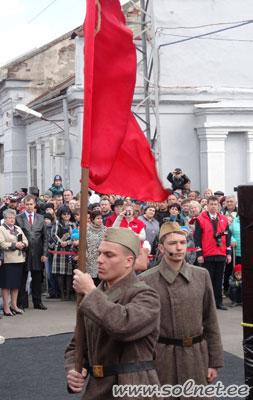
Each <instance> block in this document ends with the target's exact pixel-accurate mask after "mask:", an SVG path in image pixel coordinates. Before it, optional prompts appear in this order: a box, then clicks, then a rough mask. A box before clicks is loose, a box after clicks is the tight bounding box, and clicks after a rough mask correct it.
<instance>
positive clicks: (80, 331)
mask: <svg viewBox="0 0 253 400" xmlns="http://www.w3.org/2000/svg"><path fill="white" fill-rule="evenodd" d="M88 189H89V168H82V178H81V202H80V204H81V210H80V231H79V236H80V240H79V260H78V269H79V270H80V271H82V272H85V271H86V236H87V214H88ZM82 299H83V296H82V295H77V310H76V327H75V340H76V360H75V370H76V371H77V372H80V373H81V372H82V368H83V341H84V326H83V317H82V315H81V313H80V311H79V304H80V302H81V301H82Z"/></svg>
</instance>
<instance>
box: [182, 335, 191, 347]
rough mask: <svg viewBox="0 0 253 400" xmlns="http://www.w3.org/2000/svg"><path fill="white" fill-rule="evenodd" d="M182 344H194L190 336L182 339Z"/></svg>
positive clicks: (188, 345)
mask: <svg viewBox="0 0 253 400" xmlns="http://www.w3.org/2000/svg"><path fill="white" fill-rule="evenodd" d="M182 346H183V347H191V346H192V338H191V337H189V338H185V339H182Z"/></svg>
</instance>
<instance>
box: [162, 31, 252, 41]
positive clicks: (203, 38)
mask: <svg viewBox="0 0 253 400" xmlns="http://www.w3.org/2000/svg"><path fill="white" fill-rule="evenodd" d="M160 35H163V36H172V37H182V38H191V37H192V36H187V35H176V34H173V33H164V32H160ZM199 39H200V40H223V41H225V42H249V43H252V42H253V39H252V40H251V39H232V38H218V37H215V38H214V37H200V38H199Z"/></svg>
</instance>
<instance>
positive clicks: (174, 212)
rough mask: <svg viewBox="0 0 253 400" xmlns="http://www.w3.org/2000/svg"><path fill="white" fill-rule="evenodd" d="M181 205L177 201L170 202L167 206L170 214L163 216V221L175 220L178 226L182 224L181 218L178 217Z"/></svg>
mask: <svg viewBox="0 0 253 400" xmlns="http://www.w3.org/2000/svg"><path fill="white" fill-rule="evenodd" d="M180 212H181V207H180V205H179V204H178V203H172V204H171V205H170V206H169V213H170V216H169V217H168V218H164V221H166V222H167V221H170V222H177V223H178V224H179V225H180V226H182V225H184V221H183V219H182V218H181V217H180Z"/></svg>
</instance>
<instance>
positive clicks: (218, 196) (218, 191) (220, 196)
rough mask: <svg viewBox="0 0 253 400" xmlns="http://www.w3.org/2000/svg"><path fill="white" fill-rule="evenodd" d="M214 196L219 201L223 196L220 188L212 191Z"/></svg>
mask: <svg viewBox="0 0 253 400" xmlns="http://www.w3.org/2000/svg"><path fill="white" fill-rule="evenodd" d="M214 196H216V197H217V199H218V200H219V201H220V199H221V198H222V197H223V196H224V192H222V191H221V190H216V192H214Z"/></svg>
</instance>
